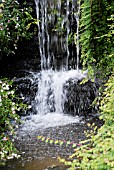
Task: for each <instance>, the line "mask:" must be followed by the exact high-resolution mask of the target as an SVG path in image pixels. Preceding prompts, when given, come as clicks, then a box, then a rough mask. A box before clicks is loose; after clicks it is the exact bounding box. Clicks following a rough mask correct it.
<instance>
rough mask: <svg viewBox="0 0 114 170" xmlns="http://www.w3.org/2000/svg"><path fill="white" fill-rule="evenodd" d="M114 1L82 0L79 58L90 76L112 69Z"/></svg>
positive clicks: (107, 72) (105, 73) (113, 57)
mask: <svg viewBox="0 0 114 170" xmlns="http://www.w3.org/2000/svg"><path fill="white" fill-rule="evenodd" d="M113 6H114V2H113V1H112V0H111V1H110V2H109V1H105V0H101V1H98V0H95V1H93V0H84V2H83V4H82V6H81V20H80V44H81V53H82V54H81V60H82V62H83V66H84V68H85V69H87V68H88V72H89V75H90V77H92V76H94V73H95V71H97V72H98V70H99V72H100V74H101V76H102V77H103V76H107V75H109V74H110V72H111V71H112V69H113V64H114V54H113V40H114V38H113V34H114V31H113V27H114V25H113V21H114V15H113V13H114V8H113Z"/></svg>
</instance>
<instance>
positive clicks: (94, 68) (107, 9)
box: [60, 0, 114, 170]
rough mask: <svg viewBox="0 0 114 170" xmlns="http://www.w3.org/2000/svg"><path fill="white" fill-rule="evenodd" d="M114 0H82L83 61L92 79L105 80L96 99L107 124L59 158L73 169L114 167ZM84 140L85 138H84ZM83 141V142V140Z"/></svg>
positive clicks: (100, 169) (103, 169)
mask: <svg viewBox="0 0 114 170" xmlns="http://www.w3.org/2000/svg"><path fill="white" fill-rule="evenodd" d="M113 21H114V1H113V0H110V1H108V0H100V1H99V0H95V1H92V0H90V1H89V0H82V5H81V20H80V44H81V53H82V54H81V60H82V62H83V68H85V69H88V73H89V75H88V76H89V78H91V79H92V80H93V81H94V80H95V78H100V79H102V82H103V87H101V88H100V93H101V95H100V96H99V98H97V102H98V105H99V112H100V114H101V116H100V119H102V120H103V121H104V125H103V126H102V127H101V128H100V129H99V130H98V132H97V134H95V133H94V132H95V131H96V127H94V131H93V132H92V133H90V134H88V135H87V137H89V139H88V140H87V141H85V142H87V144H84V145H83V146H81V147H79V148H77V149H75V151H74V154H72V155H71V156H70V157H69V161H68V160H67V161H66V160H64V159H60V161H61V162H63V163H65V164H66V165H69V166H70V168H69V169H70V170H74V169H82V170H113V169H114V46H113V40H114V36H113V34H114V23H113ZM83 142H84V141H83ZM83 142H82V143H83Z"/></svg>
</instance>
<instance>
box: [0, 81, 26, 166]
mask: <svg viewBox="0 0 114 170" xmlns="http://www.w3.org/2000/svg"><path fill="white" fill-rule="evenodd" d="M12 83H13V82H11V81H10V82H9V81H8V80H7V79H2V80H0V165H1V164H3V163H4V162H5V160H7V159H11V158H14V157H16V158H18V157H19V155H17V150H16V148H15V147H14V144H13V142H14V139H13V138H12V136H14V135H15V134H14V129H16V128H18V124H19V122H20V117H19V115H18V112H19V111H23V110H24V109H26V108H27V106H26V105H25V104H23V103H22V99H20V98H17V97H16V95H15V90H14V89H13V88H12ZM10 137H11V138H10Z"/></svg>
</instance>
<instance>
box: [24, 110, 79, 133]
mask: <svg viewBox="0 0 114 170" xmlns="http://www.w3.org/2000/svg"><path fill="white" fill-rule="evenodd" d="M27 119H28V120H27ZM80 119H81V118H79V117H78V116H76V117H72V116H70V115H65V114H60V113H47V114H46V115H42V116H41V115H31V116H29V117H27V118H26V121H25V120H24V124H23V126H22V130H23V131H29V132H30V131H34V130H37V129H45V128H49V127H56V126H64V125H67V124H72V123H79V122H80Z"/></svg>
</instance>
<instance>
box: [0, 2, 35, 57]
mask: <svg viewBox="0 0 114 170" xmlns="http://www.w3.org/2000/svg"><path fill="white" fill-rule="evenodd" d="M28 11H29V12H28ZM30 12H31V8H25V7H23V8H20V5H19V3H18V2H17V1H16V0H7V1H4V2H3V3H1V4H0V44H1V50H0V51H1V57H2V55H3V53H5V54H7V55H9V54H11V53H15V50H16V49H17V45H18V42H19V41H21V40H22V39H23V38H25V39H29V38H30V37H31V33H30V32H29V30H28V28H29V26H28V24H30V23H31V22H33V21H34V20H33V18H32V16H31V15H30Z"/></svg>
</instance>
